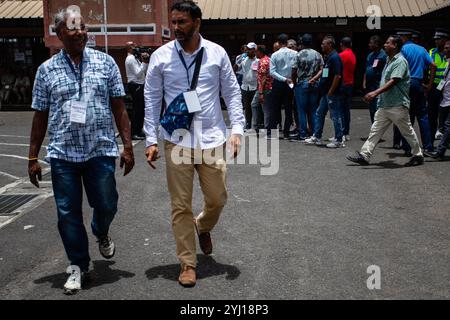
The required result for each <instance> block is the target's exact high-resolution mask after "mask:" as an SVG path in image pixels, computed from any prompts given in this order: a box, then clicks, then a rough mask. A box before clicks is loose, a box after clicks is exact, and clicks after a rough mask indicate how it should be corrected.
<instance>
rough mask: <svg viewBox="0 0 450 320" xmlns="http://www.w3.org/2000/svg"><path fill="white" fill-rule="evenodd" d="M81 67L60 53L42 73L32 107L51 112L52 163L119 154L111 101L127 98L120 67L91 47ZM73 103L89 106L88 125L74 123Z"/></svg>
mask: <svg viewBox="0 0 450 320" xmlns="http://www.w3.org/2000/svg"><path fill="white" fill-rule="evenodd" d="M70 64H71V65H72V67H71V66H70ZM81 64H82V68H81V72H80V68H79V66H77V65H75V64H74V63H73V62H72V60H70V58H69V57H68V55H67V54H66V53H65V52H64V50H61V51H60V52H59V53H58V54H56V55H54V56H53V57H52V58H50V59H49V60H47V61H46V62H44V63H43V64H42V65H41V66H40V67H39V69H38V71H37V74H36V80H35V83H34V88H33V102H32V106H31V107H32V108H33V109H34V110H37V111H47V110H48V111H49V118H48V135H49V139H50V142H49V145H48V147H47V152H48V153H47V158H46V160H47V161H48V160H49V158H55V159H62V160H65V161H69V162H76V163H79V162H85V161H88V160H89V159H91V158H94V157H100V156H109V157H117V156H119V150H118V146H117V142H116V139H115V132H114V125H113V114H112V111H111V106H110V97H123V96H125V90H124V87H123V83H122V77H121V75H120V71H119V68H118V66H117V64H116V63H115V61H114V60H113V58H112V57H111V56H109V55H107V54H105V53H103V52H100V51H96V50H93V49H90V48H86V49H85V50H84V53H83V60H82V63H81ZM80 78H81V79H80ZM80 83H81V90H80ZM73 101H81V102H82V103H83V104H85V105H86V106H87V110H86V123H85V124H79V123H75V122H71V121H70V110H71V104H72V103H73Z"/></svg>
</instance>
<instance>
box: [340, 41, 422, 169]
mask: <svg viewBox="0 0 450 320" xmlns="http://www.w3.org/2000/svg"><path fill="white" fill-rule="evenodd" d="M402 46H403V42H402V40H401V38H400V37H399V36H390V37H389V38H388V39H387V40H386V43H385V45H384V49H385V51H386V54H387V55H388V57H389V58H388V61H387V64H386V66H385V67H384V70H383V74H382V76H381V83H380V88H379V89H377V90H375V91H372V92H369V93H368V94H367V95H366V96H365V97H364V100H365V101H366V102H368V103H370V101H372V100H373V99H375V98H377V97H378V111H377V113H376V114H375V122H374V124H373V125H372V128H371V130H370V135H369V138H368V139H367V141H366V143H365V144H364V146H363V147H362V149H361V152H356V153H355V154H354V155H348V156H347V159H348V160H350V161H352V162H355V163H358V164H361V165H368V164H369V160H370V157H371V156H372V154H373V151H374V149H375V146H376V145H377V144H378V142H379V140H380V139H381V137H382V136H383V134H384V132H385V131H386V130H387V129H388V128H389V126H390V125H391V124H392V123H393V124H395V125H396V126H397V127H398V128H399V130H400V132H401V133H402V135H403V137H405V139H406V140H407V141H408V143H409V144H410V146H411V148H412V150H411V151H412V154H413V156H412V158H411V159H410V160H409V162H408V163H406V164H405V166H407V167H412V166H418V165H422V164H423V162H424V158H423V154H422V150H421V148H420V144H419V140H418V139H417V135H416V133H415V132H414V129H413V127H412V125H411V120H410V117H409V107H410V99H409V87H410V74H409V66H408V61H407V60H406V59H405V57H403V55H402V54H401V50H402Z"/></svg>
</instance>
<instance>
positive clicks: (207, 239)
mask: <svg viewBox="0 0 450 320" xmlns="http://www.w3.org/2000/svg"><path fill="white" fill-rule="evenodd" d="M194 225H195V230H196V231H197V235H198V242H199V243H200V249H202V252H203V253H204V254H205V255H207V256H208V255H210V254H211V253H212V249H213V247H212V241H211V234H210V233H209V232H203V233H200V232H199V231H198V226H197V219H194Z"/></svg>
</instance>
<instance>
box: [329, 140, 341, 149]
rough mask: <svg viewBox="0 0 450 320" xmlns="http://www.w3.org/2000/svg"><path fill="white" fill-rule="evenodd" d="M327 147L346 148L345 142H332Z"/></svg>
mask: <svg viewBox="0 0 450 320" xmlns="http://www.w3.org/2000/svg"><path fill="white" fill-rule="evenodd" d="M327 148H330V149H337V148H345V144H344V143H343V142H339V141H336V142H330V143H329V144H327Z"/></svg>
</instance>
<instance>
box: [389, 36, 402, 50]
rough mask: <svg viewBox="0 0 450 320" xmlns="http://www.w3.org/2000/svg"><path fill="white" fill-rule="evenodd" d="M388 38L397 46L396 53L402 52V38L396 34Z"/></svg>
mask: <svg viewBox="0 0 450 320" xmlns="http://www.w3.org/2000/svg"><path fill="white" fill-rule="evenodd" d="M389 38H392V41H393V42H394V44H395V45H396V46H397V50H398V52H400V51H402V48H403V40H402V37H401V36H399V35H398V34H393V35H390V36H389Z"/></svg>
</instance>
